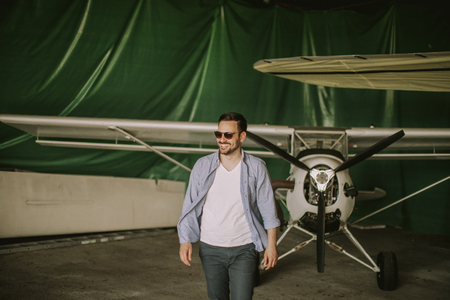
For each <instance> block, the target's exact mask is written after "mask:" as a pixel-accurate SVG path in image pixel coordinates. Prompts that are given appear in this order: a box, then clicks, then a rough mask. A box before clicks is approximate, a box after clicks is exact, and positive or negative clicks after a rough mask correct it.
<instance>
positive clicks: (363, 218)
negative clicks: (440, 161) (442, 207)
mask: <svg viewBox="0 0 450 300" xmlns="http://www.w3.org/2000/svg"><path fill="white" fill-rule="evenodd" d="M448 179H450V176H448V177H446V178H444V179H441V180H439V181H437V182H435V183H433V184H430V185H429V186H427V187H425V188H423V189H421V190H419V191H417V192H415V193H412V194H411V195H409V196H406V197H404V198H402V199H400V200H398V201H396V202H394V203H391V204H389V205H388V206H385V207H383V208H381V209H379V210H377V211H375V212H373V213H371V214H368V215H367V216H365V217H362V218H361V219H359V220H357V221H355V222H353V223H351V224H350V225H353V224H356V223H358V222H360V221H362V220H365V219H367V218H368V217H371V216H373V215H375V214H377V213H379V212H381V211H383V210H385V209H388V208H389V207H391V206H394V205H396V204H399V203H400V202H403V201H405V200H406V199H409V198H411V197H412V196H415V195H417V194H419V193H422V192H423V191H426V190H428V189H430V188H432V187H433V186H435V185H438V184H440V183H442V182H444V181H446V180H448Z"/></svg>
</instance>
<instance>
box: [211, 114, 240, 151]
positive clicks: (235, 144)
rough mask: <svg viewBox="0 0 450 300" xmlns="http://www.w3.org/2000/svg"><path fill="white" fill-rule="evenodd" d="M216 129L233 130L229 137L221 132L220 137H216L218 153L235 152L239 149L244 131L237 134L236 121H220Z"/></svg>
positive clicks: (221, 130)
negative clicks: (231, 135)
mask: <svg viewBox="0 0 450 300" xmlns="http://www.w3.org/2000/svg"><path fill="white" fill-rule="evenodd" d="M218 131H220V132H222V133H224V132H235V134H233V137H232V138H231V139H229V140H228V139H226V138H225V136H224V135H223V134H222V136H221V137H220V138H218V139H217V144H218V145H219V151H220V154H224V155H230V154H233V153H235V152H236V151H240V149H241V144H242V142H243V141H244V139H245V136H246V134H245V132H241V134H239V129H238V125H237V121H222V122H220V123H219V129H218Z"/></svg>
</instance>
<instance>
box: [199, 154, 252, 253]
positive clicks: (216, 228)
mask: <svg viewBox="0 0 450 300" xmlns="http://www.w3.org/2000/svg"><path fill="white" fill-rule="evenodd" d="M240 182H241V163H240V162H239V164H238V165H237V166H236V167H235V168H234V169H233V170H231V171H230V172H228V171H227V169H225V168H224V167H223V166H222V164H220V165H219V167H218V168H217V170H216V176H215V179H214V183H213V184H212V186H211V188H210V189H209V191H208V194H207V195H206V201H205V205H204V206H203V214H202V223H201V230H200V240H201V241H202V242H204V243H207V244H209V245H213V246H220V247H236V246H242V245H245V244H249V243H252V238H251V233H250V228H249V226H248V223H247V219H246V218H245V213H244V206H243V204H242V197H241V190H240V187H241V185H240Z"/></svg>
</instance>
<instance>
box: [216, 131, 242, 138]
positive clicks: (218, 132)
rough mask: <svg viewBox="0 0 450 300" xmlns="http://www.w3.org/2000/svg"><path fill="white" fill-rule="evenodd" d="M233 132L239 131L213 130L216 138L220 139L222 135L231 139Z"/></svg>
mask: <svg viewBox="0 0 450 300" xmlns="http://www.w3.org/2000/svg"><path fill="white" fill-rule="evenodd" d="M235 133H240V132H239V131H238V132H220V131H214V135H215V136H216V139H220V138H222V135H223V136H224V137H225V138H226V139H227V140H231V138H233V135H234V134H235Z"/></svg>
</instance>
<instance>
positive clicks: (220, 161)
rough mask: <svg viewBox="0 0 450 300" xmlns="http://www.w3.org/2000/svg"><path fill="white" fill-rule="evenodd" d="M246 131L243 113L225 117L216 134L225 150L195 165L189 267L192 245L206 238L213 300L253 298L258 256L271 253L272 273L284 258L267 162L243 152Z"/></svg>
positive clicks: (189, 201) (187, 220) (185, 215)
mask: <svg viewBox="0 0 450 300" xmlns="http://www.w3.org/2000/svg"><path fill="white" fill-rule="evenodd" d="M246 131H247V121H246V120H245V118H244V117H243V116H242V115H241V114H238V113H226V114H223V115H222V116H220V118H219V126H218V131H215V132H214V134H215V136H216V139H217V144H218V146H219V151H218V152H216V153H214V154H210V155H207V156H204V157H202V158H200V159H199V160H198V161H197V162H196V164H195V165H194V168H193V170H192V173H191V176H190V180H189V185H188V189H187V191H186V197H185V199H184V205H183V212H182V214H181V218H180V221H179V223H178V235H179V238H180V259H181V261H182V262H183V263H185V264H186V265H188V266H190V265H191V264H190V261H191V259H192V244H191V243H194V242H197V241H198V240H200V259H201V262H202V267H203V271H204V273H205V277H206V284H207V290H208V297H209V299H229V295H230V293H231V298H232V299H251V298H252V296H253V287H254V284H255V283H254V278H255V275H256V274H255V272H257V271H258V270H257V266H258V261H257V260H258V252H260V251H263V250H264V248H265V249H266V250H265V253H264V264H265V265H266V269H270V268H272V267H274V266H275V265H276V263H277V260H278V252H277V248H276V231H277V227H278V226H279V225H280V222H279V220H278V218H277V215H276V209H275V200H274V198H273V191H272V187H271V184H270V178H269V175H268V172H267V168H266V165H265V163H264V161H262V160H261V159H259V158H256V157H254V156H252V155H249V154H247V153H245V152H244V151H243V150H242V149H241V144H242V142H243V141H244V140H245V137H246V135H247V132H246ZM261 218H262V220H261ZM266 230H267V232H266ZM230 290H231V291H230Z"/></svg>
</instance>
